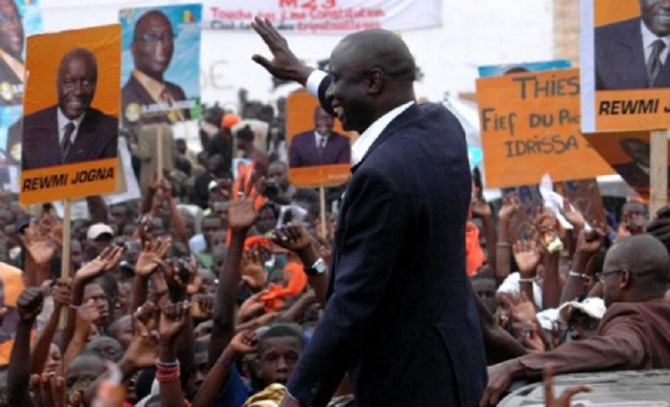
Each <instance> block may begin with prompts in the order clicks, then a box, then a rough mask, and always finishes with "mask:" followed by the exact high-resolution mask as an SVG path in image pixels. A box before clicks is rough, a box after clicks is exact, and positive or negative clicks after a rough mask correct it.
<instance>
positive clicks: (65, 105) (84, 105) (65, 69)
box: [57, 54, 98, 119]
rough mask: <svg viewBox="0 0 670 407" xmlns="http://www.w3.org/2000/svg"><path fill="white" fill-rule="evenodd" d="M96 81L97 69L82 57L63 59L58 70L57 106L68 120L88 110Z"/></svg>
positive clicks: (87, 59)
mask: <svg viewBox="0 0 670 407" xmlns="http://www.w3.org/2000/svg"><path fill="white" fill-rule="evenodd" d="M97 81H98V73H97V67H96V66H95V64H94V63H93V61H91V60H90V59H89V58H86V57H84V56H82V55H77V54H75V55H69V56H66V57H65V58H63V60H62V61H61V65H60V68H59V69H58V86H57V88H58V106H59V107H60V109H61V111H62V112H63V114H64V115H65V117H67V118H68V119H76V118H77V117H79V116H81V115H82V114H84V113H85V112H86V110H88V108H89V106H90V105H91V102H92V101H93V96H95V86H96V83H97Z"/></svg>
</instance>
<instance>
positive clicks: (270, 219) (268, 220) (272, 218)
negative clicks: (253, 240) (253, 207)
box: [256, 206, 277, 234]
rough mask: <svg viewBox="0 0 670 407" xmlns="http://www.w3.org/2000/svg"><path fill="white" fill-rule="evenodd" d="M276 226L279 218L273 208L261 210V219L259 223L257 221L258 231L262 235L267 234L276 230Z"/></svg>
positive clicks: (267, 207)
mask: <svg viewBox="0 0 670 407" xmlns="http://www.w3.org/2000/svg"><path fill="white" fill-rule="evenodd" d="M276 224H277V216H276V215H275V213H274V211H273V210H272V208H270V207H269V206H266V207H264V208H263V209H262V210H261V214H260V217H259V218H258V221H256V230H258V232H259V233H260V234H265V233H267V232H269V231H271V230H272V229H274V227H275V225H276Z"/></svg>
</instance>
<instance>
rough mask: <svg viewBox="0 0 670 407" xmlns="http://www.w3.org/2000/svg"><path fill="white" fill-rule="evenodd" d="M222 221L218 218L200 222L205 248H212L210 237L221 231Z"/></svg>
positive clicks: (205, 219)
mask: <svg viewBox="0 0 670 407" xmlns="http://www.w3.org/2000/svg"><path fill="white" fill-rule="evenodd" d="M222 223H223V222H222V221H221V219H218V218H204V219H203V220H202V227H201V229H202V234H203V235H204V236H205V242H207V247H210V248H211V247H213V245H212V237H213V236H214V232H217V231H219V230H222Z"/></svg>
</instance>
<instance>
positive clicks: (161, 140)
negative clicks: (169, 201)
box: [156, 124, 163, 183]
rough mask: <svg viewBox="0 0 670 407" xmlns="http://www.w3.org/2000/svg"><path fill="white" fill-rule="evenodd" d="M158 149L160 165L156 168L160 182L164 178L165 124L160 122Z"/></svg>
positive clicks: (157, 159) (157, 133)
mask: <svg viewBox="0 0 670 407" xmlns="http://www.w3.org/2000/svg"><path fill="white" fill-rule="evenodd" d="M156 150H157V151H156V155H157V157H156V163H157V167H158V168H156V172H157V177H158V182H159V183H160V182H161V181H162V180H163V126H162V125H160V124H159V125H158V129H157V131H156Z"/></svg>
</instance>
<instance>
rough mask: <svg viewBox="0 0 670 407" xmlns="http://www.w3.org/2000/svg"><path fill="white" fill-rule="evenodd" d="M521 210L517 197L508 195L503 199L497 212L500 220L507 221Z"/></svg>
mask: <svg viewBox="0 0 670 407" xmlns="http://www.w3.org/2000/svg"><path fill="white" fill-rule="evenodd" d="M520 209H521V203H520V201H519V197H518V196H517V195H516V194H510V195H506V196H505V197H503V202H502V207H501V208H500V211H499V212H498V218H499V219H500V220H505V221H507V220H509V219H510V218H511V217H512V216H514V215H515V214H517V213H518V212H519V210H520Z"/></svg>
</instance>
